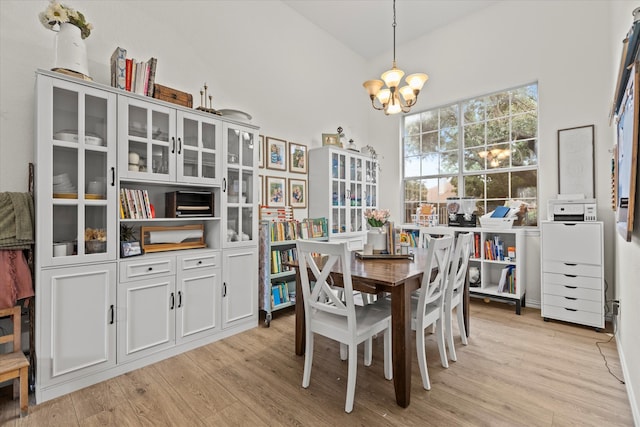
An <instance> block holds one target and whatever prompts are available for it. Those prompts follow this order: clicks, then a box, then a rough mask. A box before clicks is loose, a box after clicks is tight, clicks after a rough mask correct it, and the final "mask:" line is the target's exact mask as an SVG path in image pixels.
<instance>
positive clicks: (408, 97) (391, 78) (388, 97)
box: [362, 0, 429, 115]
mask: <svg viewBox="0 0 640 427" xmlns="http://www.w3.org/2000/svg"><path fill="white" fill-rule="evenodd" d="M403 76H404V71H402V70H401V69H399V68H398V67H396V0H393V65H392V66H391V69H390V70H388V71H385V72H384V73H382V76H381V78H382V80H367V81H366V82H364V83H363V84H362V86H364V88H365V89H366V90H367V92H369V98H371V105H372V106H373V108H375V109H376V110H384V113H385V114H386V115H389V114H397V113H400V112H402V113H408V112H409V110H410V109H411V107H412V106H414V105H415V103H416V102H417V101H418V94H419V93H420V90H421V89H422V86H424V84H425V82H426V81H427V79H428V78H429V76H427V75H426V74H424V73H415V74H410V75H408V76H407V77H406V78H405V81H406V82H407V85H406V86H403V87H401V88H400V89H398V86H399V85H400V80H402V77H403ZM385 84H386V85H387V87H385V88H384V89H382V87H383V86H384V85H385ZM376 98H377V99H378V102H379V104H380V106H377V105H376V102H375V101H376Z"/></svg>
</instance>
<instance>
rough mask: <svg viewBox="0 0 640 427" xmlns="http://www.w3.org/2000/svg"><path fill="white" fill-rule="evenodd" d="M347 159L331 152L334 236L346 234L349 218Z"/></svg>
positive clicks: (332, 228)
mask: <svg viewBox="0 0 640 427" xmlns="http://www.w3.org/2000/svg"><path fill="white" fill-rule="evenodd" d="M346 163H347V157H346V155H345V154H343V153H339V152H331V225H330V232H331V233H333V234H340V233H346V232H348V231H349V230H348V229H347V224H348V218H347V208H346V206H347V190H348V189H347V175H346V171H347V164H346Z"/></svg>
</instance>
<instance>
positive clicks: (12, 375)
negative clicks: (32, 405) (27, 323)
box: [0, 306, 29, 416]
mask: <svg viewBox="0 0 640 427" xmlns="http://www.w3.org/2000/svg"><path fill="white" fill-rule="evenodd" d="M7 316H11V317H13V333H12V334H7V335H3V336H0V344H6V343H10V342H13V350H12V352H11V353H5V354H0V382H4V381H8V380H13V398H14V399H15V398H16V397H18V395H19V396H20V415H21V416H25V415H27V413H28V410H29V393H28V390H29V388H28V387H29V381H28V376H29V375H28V374H29V361H28V360H27V358H26V357H25V355H24V353H23V352H22V347H21V346H20V306H15V307H12V308H4V309H1V310H0V317H7Z"/></svg>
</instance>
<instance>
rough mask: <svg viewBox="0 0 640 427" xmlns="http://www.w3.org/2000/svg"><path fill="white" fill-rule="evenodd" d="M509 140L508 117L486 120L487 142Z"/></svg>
mask: <svg viewBox="0 0 640 427" xmlns="http://www.w3.org/2000/svg"><path fill="white" fill-rule="evenodd" d="M508 140H509V119H508V118H504V119H498V120H491V121H488V122H487V144H495V143H496V142H506V141H508Z"/></svg>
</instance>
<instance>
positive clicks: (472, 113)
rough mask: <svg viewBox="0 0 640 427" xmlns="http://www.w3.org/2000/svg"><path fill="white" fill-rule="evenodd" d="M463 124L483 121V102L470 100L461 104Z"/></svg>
mask: <svg viewBox="0 0 640 427" xmlns="http://www.w3.org/2000/svg"><path fill="white" fill-rule="evenodd" d="M462 108H463V109H464V122H465V123H473V122H479V121H481V120H484V102H483V101H482V99H481V98H480V99H470V100H469V101H467V102H463V103H462Z"/></svg>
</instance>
